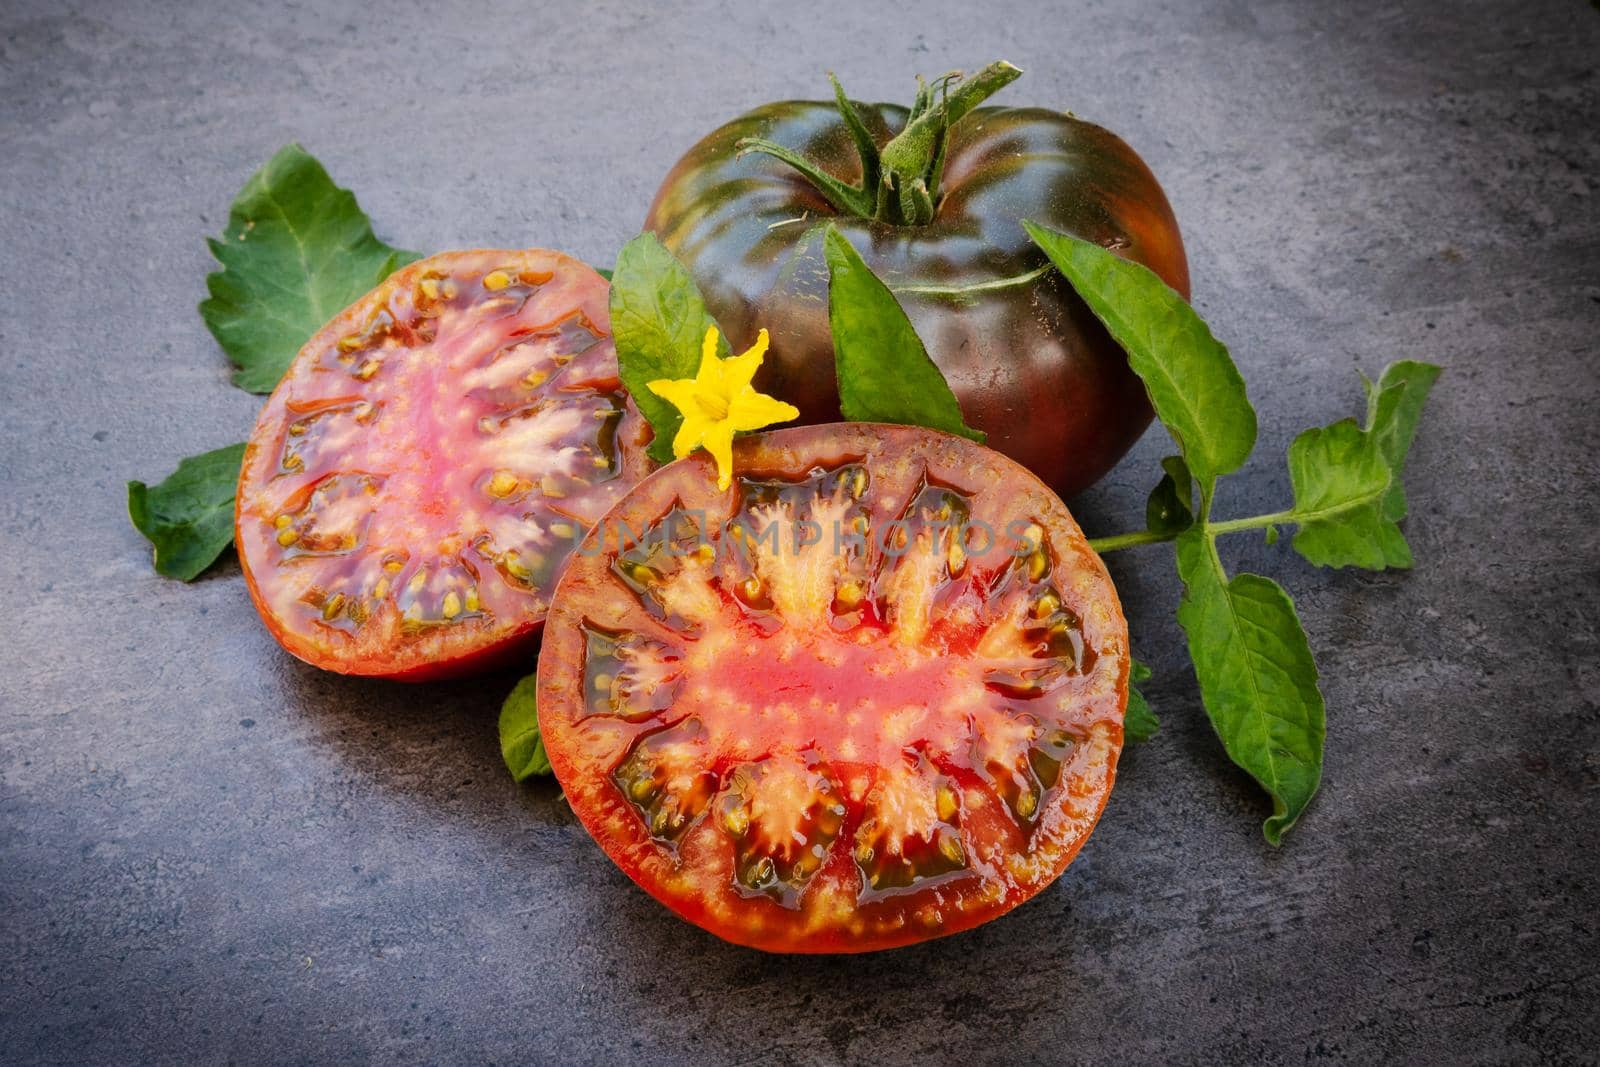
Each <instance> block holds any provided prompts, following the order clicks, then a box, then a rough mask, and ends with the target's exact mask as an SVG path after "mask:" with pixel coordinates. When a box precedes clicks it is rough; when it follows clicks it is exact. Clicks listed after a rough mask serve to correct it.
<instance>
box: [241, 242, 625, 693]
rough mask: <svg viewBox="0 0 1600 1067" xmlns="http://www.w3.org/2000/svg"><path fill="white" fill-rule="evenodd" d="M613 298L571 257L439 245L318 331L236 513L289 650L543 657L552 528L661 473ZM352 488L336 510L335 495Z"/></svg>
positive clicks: (269, 615)
mask: <svg viewBox="0 0 1600 1067" xmlns="http://www.w3.org/2000/svg"><path fill="white" fill-rule="evenodd" d="M608 293H609V288H608V286H607V283H606V282H605V280H604V279H603V278H602V277H601V276H600V275H598V274H596V273H595V272H594V271H593V270H592V269H591V268H589V267H588V266H587V265H585V264H583V263H580V262H579V261H577V260H574V259H571V258H570V257H568V256H565V255H562V254H561V253H558V252H549V251H545V250H541V249H526V250H495V249H473V250H466V251H460V252H449V253H442V254H439V255H436V256H431V257H428V258H427V259H423V260H419V261H417V262H416V263H413V264H411V265H409V266H407V267H405V268H403V269H401V270H399V271H396V272H395V273H394V274H392V275H390V276H389V277H388V278H387V279H385V280H384V281H383V282H381V283H380V284H379V285H378V286H377V287H376V288H374V289H373V290H372V291H371V292H370V293H368V294H367V295H366V296H364V297H362V298H361V299H360V300H357V301H356V302H355V303H353V304H352V305H351V306H350V307H348V308H346V309H345V310H344V311H342V312H341V313H340V314H339V315H337V316H335V317H334V318H333V319H332V320H331V321H330V322H329V323H328V324H327V325H325V326H324V327H323V328H322V329H321V330H319V331H318V332H317V334H316V335H315V336H313V337H312V338H311V339H310V340H308V341H307V342H306V344H305V346H304V347H303V348H302V349H301V351H300V353H299V354H298V355H297V356H296V357H295V359H294V361H293V362H292V363H291V365H290V367H289V369H288V370H287V371H286V372H285V374H284V377H283V379H282V381H280V383H279V385H278V387H277V388H276V389H275V390H274V391H273V393H272V395H271V396H270V397H269V398H268V399H267V402H266V403H265V405H264V406H263V408H262V410H261V413H260V415H259V416H258V418H257V422H256V427H255V430H254V431H253V432H252V434H251V437H250V441H249V444H248V445H247V447H246V450H245V457H244V462H243V465H242V469H241V471H240V481H239V489H238V492H237V494H236V497H235V510H234V535H235V543H236V545H237V547H238V553H239V560H240V566H241V569H242V570H243V572H244V576H245V583H246V586H247V588H248V590H249V592H250V597H251V600H252V602H253V603H254V605H255V607H256V610H257V611H258V612H259V614H260V615H261V618H262V621H263V622H264V624H265V625H266V627H267V629H268V631H269V632H270V633H271V634H272V636H273V637H274V639H276V640H277V641H278V643H279V644H280V645H282V646H283V648H284V649H285V650H286V651H288V652H289V653H290V654H292V655H294V656H295V657H297V658H299V659H301V660H304V661H305V662H307V663H310V664H311V665H313V666H316V667H319V668H322V669H324V670H331V671H336V672H338V673H343V674H355V675H365V676H371V677H380V678H387V679H391V680H396V681H406V682H426V681H433V680H438V679H446V678H454V677H460V676H463V675H467V674H474V673H480V672H484V671H489V670H495V669H499V668H503V667H509V666H512V665H515V664H518V663H526V662H527V660H528V659H529V658H530V657H531V655H532V654H533V652H534V650H535V648H536V646H537V643H538V637H539V632H540V630H541V628H542V626H543V622H544V612H545V608H546V606H547V602H548V595H549V592H550V590H551V589H552V588H553V586H554V582H555V577H556V575H557V573H558V571H559V561H560V558H561V557H562V556H563V555H564V552H565V551H570V544H566V545H565V547H563V545H564V542H563V540H562V539H561V538H560V537H557V536H556V535H554V534H552V533H551V532H550V531H551V530H552V529H554V528H555V527H554V526H552V523H554V522H559V523H565V524H569V526H562V527H561V529H564V530H565V529H569V528H570V530H572V531H581V530H583V529H586V528H587V526H588V524H589V523H590V522H592V521H593V520H594V519H595V518H598V517H599V515H600V514H601V513H602V512H603V511H604V510H605V509H606V507H608V506H609V505H610V503H611V502H612V501H613V500H615V499H616V497H618V496H620V495H621V493H622V492H623V491H624V490H625V489H626V488H627V487H628V486H630V485H632V484H633V482H634V481H636V480H637V479H638V478H639V477H641V476H642V475H643V474H644V473H645V472H646V471H647V470H649V469H650V467H651V464H650V461H649V459H648V457H647V456H646V455H645V454H644V445H645V443H646V442H647V441H648V435H649V431H648V427H647V426H646V425H645V423H644V420H643V419H642V417H641V416H640V415H639V413H638V411H637V408H636V407H635V406H634V405H633V404H632V402H631V401H630V400H626V399H625V397H624V394H622V392H621V383H620V380H619V379H618V375H617V370H616V354H615V349H614V347H613V346H612V343H611V339H610V326H609V318H608V309H607V297H608ZM524 375H525V376H524ZM608 412H609V414H607V413H608ZM595 415H603V416H605V417H604V418H601V419H597V418H593V417H592V416H595ZM552 420H553V421H552ZM486 424H487V425H486ZM577 457H581V460H580V458H577ZM574 471H575V473H573V472H574ZM491 476H492V477H491ZM546 476H548V477H549V478H550V479H552V481H551V482H550V484H549V486H548V488H547V487H546V486H545V483H544V482H543V481H541V478H542V477H546ZM502 478H503V479H507V480H508V484H507V485H505V486H501V485H499V484H498V482H497V481H495V479H502ZM341 485H342V487H343V488H342V489H340V490H339V491H338V492H336V493H335V494H334V496H333V499H332V500H331V502H326V501H325V502H324V504H325V505H326V509H325V510H324V509H323V508H320V507H319V506H318V499H319V498H318V487H319V486H330V487H332V486H341ZM352 487H354V488H352ZM358 489H359V491H358ZM341 493H342V496H343V498H342V499H341V498H340V494H341ZM319 524H321V525H319ZM329 530H332V531H334V532H335V533H337V534H339V535H340V537H341V538H343V537H345V536H348V541H347V542H346V541H344V540H342V539H341V540H339V541H338V543H332V544H330V543H327V542H328V541H329V540H330V539H331V536H332V535H330V534H329V532H328V531H329ZM280 535H281V536H282V537H283V538H284V539H283V540H279V537H280ZM312 538H316V539H320V540H319V541H318V543H313V540H312ZM536 549H537V550H538V551H537V552H536V551H535V550H536ZM380 562H381V566H380ZM529 564H536V566H537V571H535V569H534V568H533V567H531V566H529ZM513 566H514V568H515V572H514V573H513V572H512V568H513ZM441 585H442V588H441ZM446 605H447V606H446ZM407 608H414V609H415V610H417V612H418V616H417V621H415V622H413V621H412V617H411V616H410V614H409V612H407V611H405V609H407Z"/></svg>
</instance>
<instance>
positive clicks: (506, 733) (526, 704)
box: [500, 674, 550, 782]
mask: <svg viewBox="0 0 1600 1067" xmlns="http://www.w3.org/2000/svg"><path fill="white" fill-rule="evenodd" d="M538 690H539V677H538V675H534V674H530V675H528V676H527V677H526V678H524V679H522V680H521V681H520V682H518V683H517V685H516V688H514V689H512V690H511V695H510V696H508V697H506V702H505V703H504V704H502V705H501V706H500V755H501V757H502V758H504V759H505V761H506V769H507V770H509V771H510V772H511V777H513V778H515V779H516V780H517V781H519V782H525V781H527V780H528V779H529V778H532V777H533V776H534V775H536V774H549V773H550V757H549V756H547V755H546V754H545V751H544V738H542V737H540V736H539V704H538Z"/></svg>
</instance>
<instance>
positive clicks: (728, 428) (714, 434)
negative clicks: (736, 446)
mask: <svg viewBox="0 0 1600 1067" xmlns="http://www.w3.org/2000/svg"><path fill="white" fill-rule="evenodd" d="M700 443H701V445H703V446H704V447H705V450H706V451H707V452H710V453H711V458H712V459H714V460H716V461H717V488H718V489H726V488H728V486H730V485H732V484H733V426H732V424H731V423H729V422H727V421H723V422H717V423H712V424H711V425H709V426H708V427H706V432H705V435H704V436H703V437H702V438H701V440H700Z"/></svg>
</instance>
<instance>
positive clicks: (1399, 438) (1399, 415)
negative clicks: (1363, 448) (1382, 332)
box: [1362, 359, 1441, 522]
mask: <svg viewBox="0 0 1600 1067" xmlns="http://www.w3.org/2000/svg"><path fill="white" fill-rule="evenodd" d="M1440 372H1441V368H1439V367H1437V366H1435V365H1434V364H1432V363H1421V362H1418V361H1416V360H1411V359H1402V360H1399V361H1397V362H1395V363H1391V364H1389V365H1388V366H1387V367H1385V368H1383V373H1382V374H1381V375H1379V376H1378V382H1377V384H1376V385H1374V384H1373V383H1372V382H1370V381H1367V380H1366V379H1365V378H1363V379H1362V385H1363V387H1364V388H1365V389H1366V392H1367V431H1368V432H1369V433H1371V434H1372V435H1373V436H1374V437H1376V438H1377V439H1378V450H1379V451H1380V452H1381V453H1382V454H1383V458H1384V462H1385V463H1387V464H1388V465H1389V470H1390V471H1392V472H1393V473H1394V482H1393V484H1392V485H1390V487H1389V495H1388V496H1387V497H1385V498H1384V505H1383V513H1384V517H1385V518H1387V519H1389V520H1391V521H1393V522H1399V521H1400V520H1401V519H1403V518H1405V517H1406V491H1405V486H1404V485H1402V484H1401V481H1400V478H1401V475H1403V474H1404V473H1405V467H1406V455H1407V453H1409V452H1410V451H1411V441H1412V438H1414V437H1415V436H1416V433H1417V424H1418V423H1419V422H1421V421H1422V407H1423V405H1424V404H1425V403H1427V400H1428V393H1429V392H1430V391H1431V390H1432V389H1433V383H1434V382H1435V381H1437V380H1438V378H1439V374H1440Z"/></svg>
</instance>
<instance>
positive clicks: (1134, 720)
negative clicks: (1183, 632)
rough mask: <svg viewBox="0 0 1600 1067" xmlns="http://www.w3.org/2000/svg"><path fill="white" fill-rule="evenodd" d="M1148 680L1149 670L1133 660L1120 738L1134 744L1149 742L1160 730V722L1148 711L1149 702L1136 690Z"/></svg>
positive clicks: (1153, 713)
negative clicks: (1126, 706)
mask: <svg viewBox="0 0 1600 1067" xmlns="http://www.w3.org/2000/svg"><path fill="white" fill-rule="evenodd" d="M1149 680H1150V668H1149V667H1146V666H1145V665H1144V664H1143V663H1140V662H1139V661H1138V660H1134V661H1133V668H1132V670H1130V671H1129V672H1128V708H1127V711H1125V712H1124V713H1123V716H1122V736H1123V738H1125V739H1126V740H1128V741H1132V742H1133V743H1135V744H1142V743H1143V742H1145V741H1148V740H1150V739H1151V738H1152V737H1154V736H1155V735H1156V731H1157V730H1159V729H1161V720H1160V719H1158V718H1156V713H1155V712H1153V711H1151V710H1150V702H1149V701H1148V700H1146V699H1145V698H1144V694H1143V693H1141V692H1140V691H1139V690H1138V688H1137V686H1138V685H1139V684H1140V683H1141V682H1147V681H1149Z"/></svg>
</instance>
